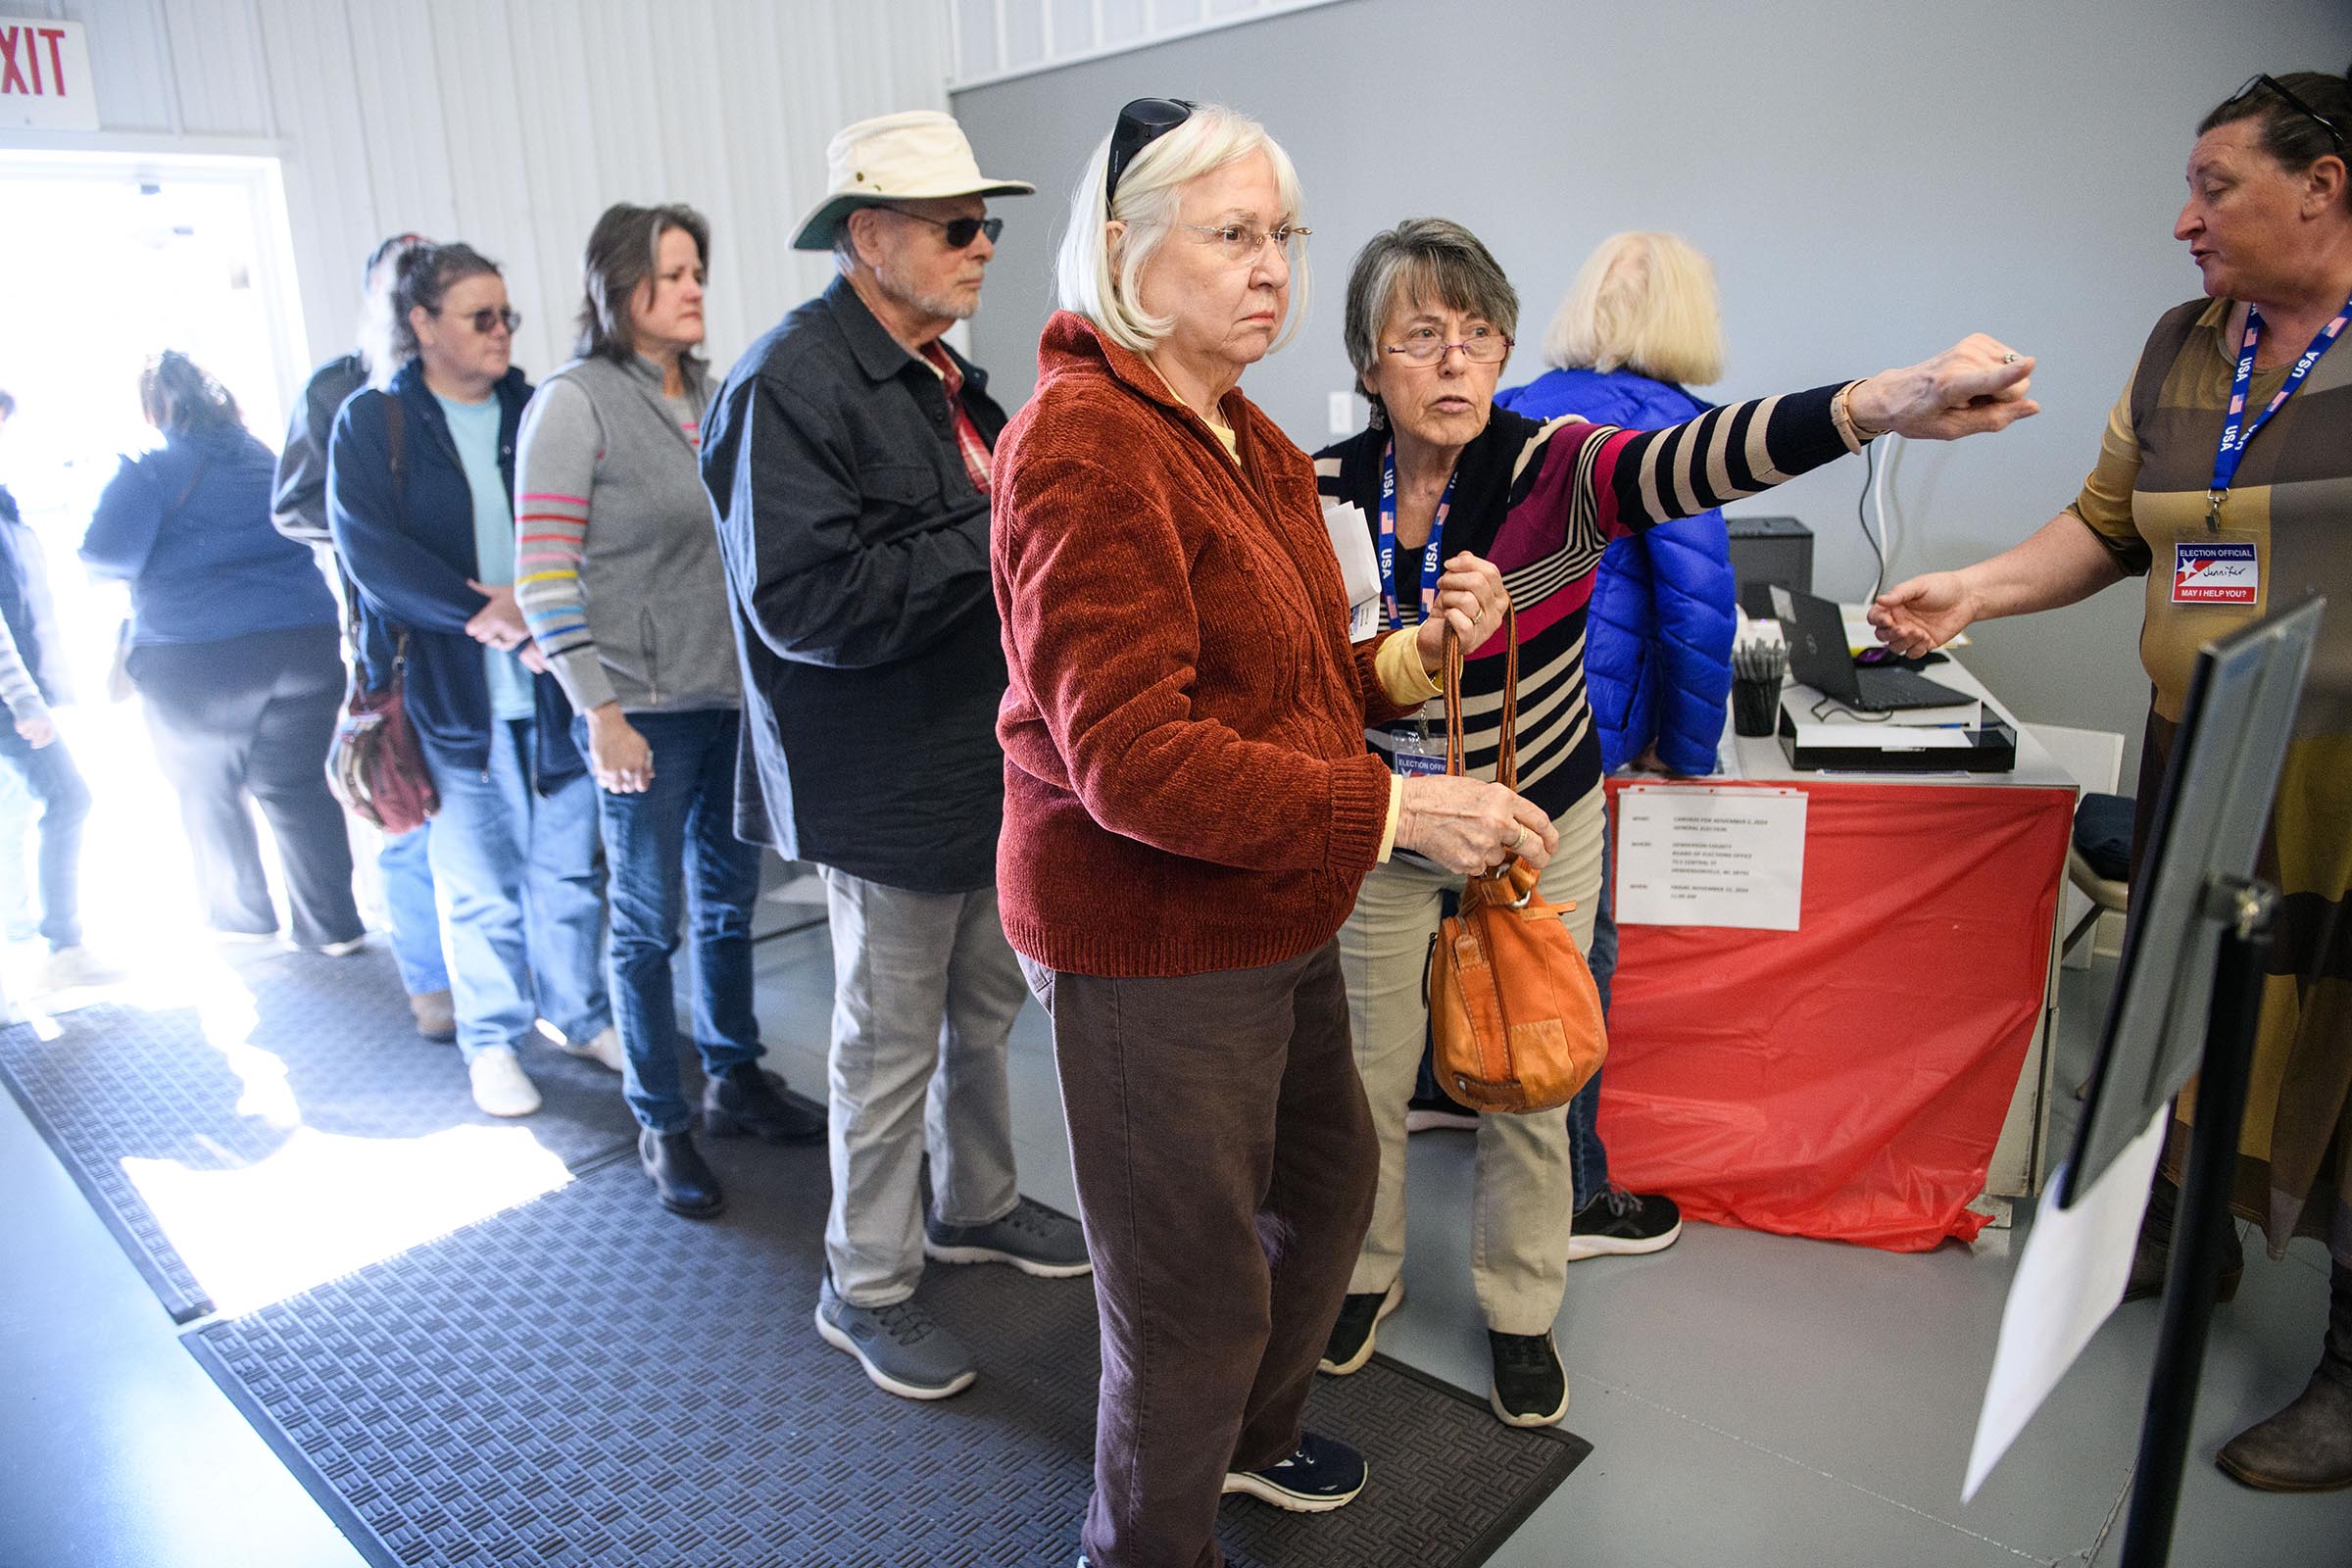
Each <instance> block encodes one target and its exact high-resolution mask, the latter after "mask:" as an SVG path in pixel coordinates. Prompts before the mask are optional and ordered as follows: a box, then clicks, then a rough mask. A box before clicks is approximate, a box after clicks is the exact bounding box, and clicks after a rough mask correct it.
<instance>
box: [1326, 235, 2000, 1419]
mask: <svg viewBox="0 0 2352 1568" xmlns="http://www.w3.org/2000/svg"><path fill="white" fill-rule="evenodd" d="M1518 314H1519V300H1518V295H1517V294H1516V293H1515V292H1514V291H1513V289H1512V288H1511V285H1510V281H1509V279H1507V278H1506V277H1504V275H1503V273H1502V269H1501V268H1500V267H1499V266H1498V265H1496V263H1495V258H1494V256H1493V255H1492V254H1491V253H1489V251H1488V250H1487V248H1486V246H1484V245H1482V244H1481V243H1479V240H1478V238H1477V236H1476V235H1474V234H1472V233H1471V232H1470V231H1469V230H1468V229H1465V228H1463V227H1462V226H1461V225H1460V224H1458V223H1452V222H1447V221H1445V220H1444V219H1434V218H1422V219H1413V220H1410V221H1406V222H1402V223H1399V224H1397V226H1396V227H1395V228H1393V229H1389V230H1387V231H1385V232H1383V233H1380V234H1376V235H1374V236H1373V237H1372V239H1371V241H1370V242H1369V243H1368V244H1366V245H1365V247H1364V249H1363V251H1362V252H1361V253H1360V254H1359V255H1358V256H1357V257H1356V261H1355V266H1354V269H1353V270H1352V272H1351V274H1350V276H1349V278H1348V306H1347V317H1346V321H1345V324H1344V332H1343V335H1344V338H1345V340H1346V343H1347V348H1348V360H1349V362H1350V363H1351V364H1352V365H1353V366H1354V368H1355V372H1356V375H1357V378H1358V384H1359V385H1360V386H1361V388H1362V390H1363V392H1364V394H1365V395H1366V396H1367V397H1368V398H1369V399H1370V400H1371V404H1372V422H1371V426H1370V428H1368V429H1366V430H1364V431H1363V432H1362V433H1361V434H1358V435H1356V436H1354V437H1352V438H1350V439H1349V440H1347V441H1344V442H1341V443H1339V444H1338V445H1336V446H1332V447H1329V448H1327V449H1325V450H1324V451H1323V452H1321V453H1318V454H1317V455H1316V460H1315V469H1316V473H1317V475H1318V478H1319V479H1320V482H1321V484H1322V487H1323V495H1324V499H1325V502H1326V504H1327V505H1329V506H1330V507H1332V508H1334V509H1335V510H1337V511H1340V512H1341V513H1343V515H1348V509H1353V510H1352V514H1351V515H1352V519H1353V521H1354V525H1355V526H1358V527H1361V528H1363V529H1365V530H1366V531H1367V533H1368V535H1369V537H1370V538H1371V540H1372V542H1373V544H1374V546H1375V551H1376V559H1377V560H1378V561H1379V562H1380V563H1381V568H1382V569H1381V579H1382V581H1381V589H1382V593H1381V598H1382V608H1383V611H1384V614H1385V620H1386V623H1387V624H1388V625H1389V626H1390V627H1392V628H1395V629H1403V630H1412V629H1416V628H1418V627H1421V626H1423V625H1425V622H1424V620H1423V616H1424V615H1425V614H1426V613H1427V612H1426V610H1425V608H1424V607H1425V606H1426V605H1427V604H1428V602H1429V595H1428V585H1429V583H1430V580H1431V577H1432V571H1431V565H1430V564H1431V562H1432V561H1434V560H1435V558H1437V557H1438V556H1439V555H1440V554H1441V553H1442V551H1461V550H1468V551H1469V552H1471V553H1472V554H1473V556H1474V557H1476V558H1478V559H1481V560H1487V559H1491V560H1492V561H1493V562H1494V563H1495V566H1496V567H1497V568H1498V569H1499V570H1500V571H1501V574H1502V580H1503V583H1504V585H1505V586H1506V587H1507V588H1508V590H1509V592H1510V597H1511V603H1512V604H1513V606H1514V607H1515V609H1516V612H1517V615H1516V623H1517V636H1518V641H1519V647H1518V655H1517V667H1518V674H1519V679H1518V686H1517V715H1518V718H1517V731H1516V734H1515V736H1514V741H1515V745H1516V751H1517V758H1518V788H1519V790H1520V792H1521V793H1522V794H1523V795H1524V796H1525V797H1526V798H1527V799H1528V800H1530V801H1531V802H1533V803H1534V804H1535V805H1536V806H1537V807H1539V808H1540V809H1543V810H1544V812H1545V813H1547V814H1548V815H1549V816H1550V818H1551V819H1552V820H1553V821H1554V822H1555V823H1557V824H1558V828H1559V847H1558V851H1557V853H1556V854H1555V855H1553V856H1552V858H1551V860H1550V864H1549V868H1548V869H1547V870H1545V871H1544V877H1543V881H1542V884H1541V886H1542V890H1543V893H1544V898H1545V899H1546V900H1547V901H1548V902H1550V903H1551V904H1553V905H1556V906H1557V907H1559V908H1560V909H1561V910H1562V911H1564V912H1563V918H1564V919H1565V920H1566V921H1567V924H1568V926H1569V929H1570V930H1571V932H1573V933H1574V935H1575V937H1576V941H1577V945H1578V946H1579V947H1580V948H1584V949H1587V950H1588V951H1589V950H1590V948H1591V946H1592V937H1593V906H1594V903H1595V901H1596V899H1597V896H1598V894H1599V892H1600V881H1601V838H1602V823H1601V788H1600V747H1599V744H1598V740H1597V737H1596V735H1595V733H1594V729H1593V718H1592V713H1591V710H1590V705H1589V703H1588V700H1587V695H1586V688H1585V657H1586V649H1587V628H1588V624H1589V616H1588V609H1589V605H1590V601H1591V598H1592V594H1593V572H1594V570H1595V569H1596V568H1597V567H1598V565H1599V564H1600V561H1601V556H1602V554H1603V552H1604V551H1605V550H1606V549H1607V547H1608V545H1609V543H1610V542H1611V541H1612V540H1615V539H1618V538H1621V537H1624V536H1626V535H1628V534H1639V533H1642V532H1644V531H1646V530H1648V529H1651V528H1654V527H1656V526H1657V525H1658V524H1660V523H1662V522H1665V521H1667V520H1669V519H1671V518H1674V517H1682V516H1690V515H1694V514H1696V513H1700V512H1703V511H1706V510H1707V509H1709V508H1711V507H1718V506H1721V505H1722V504H1724V503H1725V502H1728V501H1733V500H1736V499H1738V498H1740V497H1741V496H1748V495H1754V494H1756V493H1757V492H1759V491H1762V490H1764V489H1767V488H1769V487H1770V486H1772V485H1775V484H1778V483H1780V482H1781V481H1783V480H1785V479H1788V478H1790V477H1793V476H1794V475H1796V474H1799V473H1803V472H1805V471H1807V470H1808V469H1812V468H1817V467H1819V466H1822V465H1824V464H1827V463H1830V462H1833V461H1835V460H1836V459H1838V458H1840V457H1843V456H1844V455H1846V454H1847V453H1849V452H1859V451H1861V450H1862V447H1863V445H1864V443H1866V442H1867V441H1869V440H1870V439H1871V438H1872V437H1874V436H1876V435H1879V434H1882V433H1884V432H1885V431H1887V430H1888V429H1896V430H1900V431H1902V432H1903V433H1904V434H1906V435H1910V436H1914V437H1922V438H1928V439H1951V438H1955V437H1959V436H1964V435H1970V434H1974V433H1977V432H1979V431H1985V430H1997V429H2000V428H2002V427H2003V426H2005V425H2007V424H2009V423H2010V422H2012V421H2013V420H2015V419H2018V418H2021V417H2024V416H2026V415H2029V414H2033V413H2034V412H2035V409H2034V404H2033V403H2032V402H2031V401H2029V400H2028V399H2027V397H2026V384H2027V377H2028V376H2029V374H2030V373H2031V372H2032V370H2033V362H2032V361H2031V360H2028V359H2025V358H2023V357H2021V356H2019V355H2017V354H2014V353H2011V352H2009V351H2008V350H2007V349H2005V348H2004V347H2003V346H2002V345H2000V344H1998V343H1995V342H1994V341H1992V340H1991V339H1990V338H1987V337H1983V336H1976V337H1971V338H1968V339H1967V340H1965V341H1963V342H1962V343H1960V344H1958V345H1957V346H1955V347H1953V348H1951V349H1948V350H1946V351H1945V352H1944V353H1942V354H1939V355H1937V356H1936V357H1935V358H1934V359H1932V360H1928V361H1926V362H1924V363H1922V364H1919V365H1915V366H1911V367H1909V368H1904V369H1897V370H1885V371H1881V372H1880V373H1879V374H1877V375H1873V376H1869V377H1866V378H1864V379H1862V380H1859V381H1835V382H1832V383H1830V384H1829V385H1826V386H1820V387H1815V388H1813V389H1812V390H1810V391H1805V392H1790V393H1786V394H1784V395H1782V396H1779V397H1771V398H1763V399H1760V400H1758V401H1756V402H1753V403H1740V404H1733V405H1730V406H1728V407H1725V408H1720V409H1713V410H1710V411H1708V412H1706V413H1705V414H1702V415H1701V416H1699V417H1697V418H1695V419H1691V420H1688V421H1686V422H1684V423H1680V424H1677V425H1674V426H1673V427H1671V428H1670V429H1666V430H1659V431H1637V430H1627V429H1620V428H1618V427H1616V426H1614V425H1609V424H1594V423H1591V422H1588V421H1585V420H1580V419H1558V420H1554V421H1552V422H1550V423H1548V424H1540V423H1538V422H1537V421H1535V420H1534V419H1530V418H1527V417H1524V416H1521V415H1517V414H1512V413H1510V412H1508V411H1500V412H1498V411H1497V410H1496V409H1495V382H1496V381H1497V380H1499V379H1500V378H1501V375H1502V368H1503V366H1504V365H1505V364H1506V363H1507V362H1508V360H1509V358H1510V352H1511V347H1512V334H1513V332H1514V331H1515V330H1516V329H1517V324H1518ZM1338 525H1339V524H1338V521H1337V520H1336V519H1335V523H1334V526H1335V528H1336V527H1337V526H1338ZM1455 559H1457V560H1458V559H1459V557H1458V556H1457V557H1456V558H1455ZM1416 564H1417V565H1418V567H1419V571H1418V577H1419V586H1420V587H1421V589H1422V593H1421V595H1420V597H1419V599H1418V600H1416V599H1415V597H1414V594H1413V587H1414V583H1413V581H1412V576H1413V574H1414V573H1415V567H1416ZM1494 629H1497V628H1490V630H1494ZM1508 652H1510V650H1509V649H1508V648H1507V646H1506V645H1505V644H1504V643H1503V641H1502V639H1501V638H1500V637H1493V638H1491V639H1490V640H1487V641H1486V642H1485V644H1484V646H1476V645H1473V647H1472V648H1471V651H1470V654H1469V657H1468V659H1467V660H1466V661H1465V662H1464V668H1463V673H1462V684H1461V697H1462V711H1463V718H1464V736H1463V739H1464V747H1465V763H1466V766H1467V768H1468V770H1469V771H1470V773H1471V774H1472V775H1473V776H1479V775H1485V776H1492V775H1493V771H1494V767H1495V758H1496V756H1497V753H1498V751H1499V748H1500V742H1501V740H1502V734H1501V717H1502V707H1503V705H1502V701H1501V699H1502V695H1503V694H1502V682H1503V676H1504V671H1505V669H1506V667H1508V664H1507V661H1506V660H1505V658H1504V655H1505V654H1506V653H1508ZM1433 707H1435V708H1436V711H1423V712H1422V713H1420V714H1418V715H1413V716H1411V717H1408V718H1407V719H1405V720H1404V721H1402V722H1397V723H1392V724H1388V725H1375V726H1374V727H1373V728H1371V729H1369V730H1367V731H1366V734H1365V740H1366V741H1367V743H1368V744H1369V745H1370V747H1371V750H1372V755H1373V756H1374V757H1375V758H1377V759H1379V760H1381V761H1382V762H1383V764H1384V765H1387V766H1390V767H1393V768H1394V769H1395V770H1396V773H1397V776H1398V777H1399V778H1400V779H1410V778H1412V777H1414V776H1415V775H1416V774H1418V773H1419V772H1420V771H1421V770H1423V769H1426V768H1428V767H1430V766H1431V765H1432V764H1433V763H1434V764H1436V765H1439V766H1443V765H1444V756H1445V745H1444V742H1443V740H1442V739H1441V740H1440V741H1439V743H1438V744H1437V746H1436V747H1435V755H1434V756H1433V755H1432V748H1431V746H1430V744H1429V741H1428V739H1427V737H1428V736H1429V735H1430V733H1431V731H1432V729H1433V728H1434V727H1436V726H1439V725H1442V724H1443V722H1444V711H1443V708H1442V706H1438V705H1433ZM1439 734H1440V735H1441V736H1442V734H1443V731H1442V729H1441V730H1439ZM1407 848H1408V849H1409V848H1410V846H1407ZM1459 886H1460V878H1459V875H1458V869H1457V868H1456V867H1455V866H1453V865H1451V864H1448V863H1446V862H1443V861H1438V862H1435V863H1433V862H1432V861H1431V860H1429V859H1426V858H1418V857H1412V856H1399V857H1397V858H1396V859H1395V860H1392V861H1391V862H1389V863H1387V864H1385V865H1382V866H1380V867H1379V868H1377V869H1376V870H1374V871H1373V872H1372V874H1371V875H1370V876H1368V877H1367V878H1365V880H1364V885H1363V890H1362V893H1361V894H1360V896H1359V897H1358V900H1357V903H1356V907H1355V911H1354V913H1353V914H1352V915H1351V916H1350V917H1349V919H1348V926H1347V929H1346V931H1345V932H1344V933H1343V935H1342V938H1341V955H1342V958H1343V962H1344V965H1345V968H1346V972H1347V979H1348V1003H1349V1005H1350V1008H1351V1010H1352V1012H1353V1015H1354V1025H1355V1051H1356V1063H1357V1066H1358V1068H1359V1069H1360V1071H1361V1073H1362V1076H1363V1082H1364V1091H1365V1094H1366V1095H1367V1096H1368V1097H1369V1099H1370V1102H1371V1106H1372V1114H1373V1119H1374V1122H1375V1125H1376V1126H1377V1129H1378V1136H1379V1141H1380V1161H1381V1169H1380V1182H1379V1188H1378V1201H1377V1202H1376V1204H1375V1206H1374V1210H1373V1217H1372V1223H1371V1228H1370V1231H1369V1233H1368V1235H1367V1237H1366V1240H1365V1243H1364V1249H1363V1254H1362V1256H1361V1257H1360V1258H1359V1259H1358V1260H1357V1262H1356V1265H1355V1269H1354V1276H1353V1278H1352V1279H1351V1280H1350V1281H1349V1284H1348V1299H1347V1301H1346V1303H1345V1305H1344V1307H1343V1308H1342V1311H1341V1312H1340V1314H1339V1317H1338V1320H1337V1322H1336V1324H1335V1326H1334V1328H1333V1331H1332V1336H1331V1341H1330V1345H1329V1347H1328V1348H1327V1350H1326V1352H1325V1355H1324V1364H1325V1366H1326V1368H1327V1369H1328V1370H1330V1371H1332V1372H1335V1373H1346V1372H1351V1371H1353V1370H1354V1369H1355V1368H1357V1367H1360V1366H1361V1365H1363V1363H1364V1360H1365V1359H1366V1358H1367V1357H1368V1356H1369V1355H1370V1354H1371V1352H1372V1345H1373V1335H1374V1330H1375V1328H1376V1327H1377V1325H1378V1323H1379V1321H1380V1319H1381V1318H1382V1316H1384V1315H1385V1314H1386V1313H1388V1312H1391V1311H1394V1310H1395V1309H1396V1307H1397V1304H1398V1302H1399V1301H1400V1300H1401V1299H1402V1294H1403V1293H1402V1284H1401V1281H1402V1270H1403V1263H1404V1242H1405V1212H1404V1137H1405V1133H1404V1118H1405V1110H1406V1101H1407V1099H1408V1097H1409V1096H1410V1094H1411V1092H1412V1084H1413V1078H1414V1072H1415V1068H1416V1066H1417V1064H1418V1062H1419V1060H1420V1057H1421V1046H1422V1039H1423V1036H1424V1032H1425V1030H1426V1028H1427V1022H1428V994H1427V992H1426V990H1425V989H1424V983H1423V978H1422V977H1423V974H1424V970H1425V965H1426V963H1427V961H1428V957H1427V956H1428V953H1429V946H1430V943H1431V941H1432V940H1433V938H1434V937H1435V936H1436V934H1437V931H1438V923H1439V917H1440V911H1441V907H1442V901H1443V899H1444V898H1445V897H1446V895H1447V894H1448V893H1450V892H1454V891H1458V889H1459ZM1475 1183H1476V1185H1475V1191H1474V1194H1473V1197H1472V1200H1471V1206H1472V1216H1471V1221H1470V1223H1471V1226H1472V1237H1473V1240H1472V1246H1471V1278H1472V1283H1473V1285H1474V1287H1475V1289H1476V1293H1477V1298H1478V1303H1479V1309H1480V1312H1481V1315H1482V1316H1484V1318H1485V1319H1486V1327H1487V1335H1488V1348H1489V1353H1490V1355H1491V1357H1492V1361H1493V1367H1494V1382H1493V1385H1492V1387H1491V1389H1490V1391H1489V1394H1488V1400H1489V1403H1490V1404H1491V1405H1492V1406H1493V1408H1494V1410H1495V1415H1496V1416H1497V1417H1498V1418H1500V1419H1501V1420H1503V1421H1504V1422H1507V1423H1509V1424H1511V1425H1514V1426H1540V1425H1549V1424H1550V1423H1552V1422H1555V1421H1558V1420H1559V1419H1560V1418H1561V1417H1562V1416H1563V1415H1565V1414H1566V1413H1567V1409H1568V1380H1567V1374H1566V1373H1565V1371H1564V1370H1563V1369H1562V1368H1561V1365H1560V1359H1559V1352H1558V1351H1557V1349H1555V1348H1554V1347H1553V1345H1552V1341H1551V1328H1552V1323H1553V1320H1554V1319H1555V1318H1556V1317H1557V1316H1558V1314H1559V1309H1560V1300H1561V1297H1562V1294H1563V1292H1564V1289H1565V1286H1566V1283H1567V1260H1568V1255H1569V1247H1570V1243H1571V1232H1570V1229H1569V1226H1570V1218H1571V1216H1572V1214H1573V1213H1574V1212H1575V1207H1576V1197H1577V1193H1576V1188H1575V1183H1574V1180H1573V1174H1572V1166H1571V1159H1570V1152H1569V1146H1568V1129H1567V1124H1566V1120H1565V1118H1564V1117H1562V1116H1561V1115H1560V1113H1559V1112H1558V1111H1556V1110H1555V1111H1543V1112H1537V1113H1533V1114H1528V1115H1483V1116H1481V1117H1479V1125H1478V1168H1477V1172H1476V1176H1475Z"/></svg>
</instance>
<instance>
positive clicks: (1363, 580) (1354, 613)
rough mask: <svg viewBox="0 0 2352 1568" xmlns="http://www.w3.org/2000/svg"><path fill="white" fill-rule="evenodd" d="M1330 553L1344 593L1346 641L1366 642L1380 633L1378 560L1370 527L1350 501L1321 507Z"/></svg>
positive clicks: (1359, 510) (1362, 512) (1336, 502)
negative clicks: (1328, 531)
mask: <svg viewBox="0 0 2352 1568" xmlns="http://www.w3.org/2000/svg"><path fill="white" fill-rule="evenodd" d="M1323 525H1324V526H1325V527H1326V528H1329V529H1330V530H1331V551H1332V554H1333V555H1335V556H1337V557H1339V558H1340V581H1341V582H1342V583H1343V584H1345V585H1346V587H1347V589H1348V641H1349V642H1351V643H1360V642H1365V641H1368V640H1369V639H1370V638H1372V637H1373V636H1374V635H1375V634H1377V633H1378V632H1379V630H1380V558H1379V557H1377V556H1375V555H1374V554H1373V553H1372V525H1371V523H1370V521H1369V520H1367V519H1366V518H1365V516H1364V509H1363V508H1361V507H1359V506H1357V505H1356V504H1355V503H1354V502H1352V501H1330V502H1326V503H1324V506H1323Z"/></svg>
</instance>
